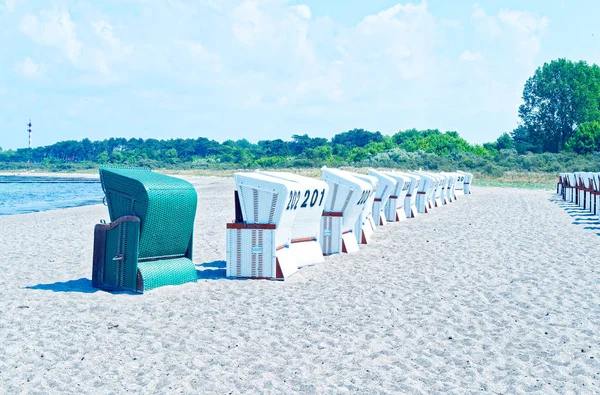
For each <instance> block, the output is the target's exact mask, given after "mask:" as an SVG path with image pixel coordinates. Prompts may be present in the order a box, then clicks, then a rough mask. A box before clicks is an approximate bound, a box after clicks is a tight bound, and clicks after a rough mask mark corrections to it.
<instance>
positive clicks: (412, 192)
mask: <svg viewBox="0 0 600 395" xmlns="http://www.w3.org/2000/svg"><path fill="white" fill-rule="evenodd" d="M398 173H399V174H402V175H403V176H405V177H408V178H410V185H409V187H408V190H407V192H406V196H405V197H404V214H405V215H406V218H414V217H416V216H417V214H418V211H417V206H416V202H417V191H418V190H419V185H420V184H421V177H420V176H418V175H416V174H412V173H405V172H398Z"/></svg>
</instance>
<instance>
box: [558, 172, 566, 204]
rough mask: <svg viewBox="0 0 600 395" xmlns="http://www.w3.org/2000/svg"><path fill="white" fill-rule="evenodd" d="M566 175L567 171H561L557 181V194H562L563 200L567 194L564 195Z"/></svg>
mask: <svg viewBox="0 0 600 395" xmlns="http://www.w3.org/2000/svg"><path fill="white" fill-rule="evenodd" d="M564 177H565V173H559V174H558V182H557V183H556V194H557V195H561V196H562V198H563V200H564V199H565V195H564V193H563V192H564V188H563V186H564V182H565V181H564Z"/></svg>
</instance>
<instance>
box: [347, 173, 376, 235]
mask: <svg viewBox="0 0 600 395" xmlns="http://www.w3.org/2000/svg"><path fill="white" fill-rule="evenodd" d="M352 174H353V175H354V176H355V177H356V178H358V179H359V180H363V181H365V182H368V183H369V184H371V188H372V190H373V191H376V190H377V186H378V185H379V179H378V178H377V177H375V176H372V175H368V174H360V173H352ZM374 203H375V192H373V193H371V195H370V196H369V197H368V199H367V202H366V203H365V208H364V209H363V211H362V213H360V216H359V217H358V219H357V220H356V225H355V226H354V236H355V237H356V241H357V242H358V244H369V243H370V241H371V236H372V235H373V233H374V232H375V221H374V219H373V205H374Z"/></svg>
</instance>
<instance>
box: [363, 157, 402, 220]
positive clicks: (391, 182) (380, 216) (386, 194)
mask: <svg viewBox="0 0 600 395" xmlns="http://www.w3.org/2000/svg"><path fill="white" fill-rule="evenodd" d="M369 175H371V176H373V177H377V179H378V180H379V183H378V184H377V188H376V189H375V194H374V199H373V219H374V221H375V225H376V226H383V225H385V224H386V222H387V220H386V218H385V206H386V205H387V202H388V200H389V198H390V196H391V195H392V193H393V192H394V190H395V189H396V184H398V182H397V181H396V180H395V179H393V178H392V177H390V176H388V175H386V174H385V173H384V172H382V171H379V170H375V169H369Z"/></svg>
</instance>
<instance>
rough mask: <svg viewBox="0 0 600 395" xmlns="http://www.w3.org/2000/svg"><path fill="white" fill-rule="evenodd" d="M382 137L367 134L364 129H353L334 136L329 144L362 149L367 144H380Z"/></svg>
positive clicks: (370, 133)
mask: <svg viewBox="0 0 600 395" xmlns="http://www.w3.org/2000/svg"><path fill="white" fill-rule="evenodd" d="M383 141H384V138H383V135H382V134H381V133H379V132H374V133H373V132H369V131H368V130H364V129H353V130H349V131H347V132H344V133H340V134H336V135H335V136H333V137H332V139H331V143H332V144H334V145H338V144H341V145H347V146H349V147H364V146H366V145H367V144H369V143H382V142H383Z"/></svg>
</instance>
